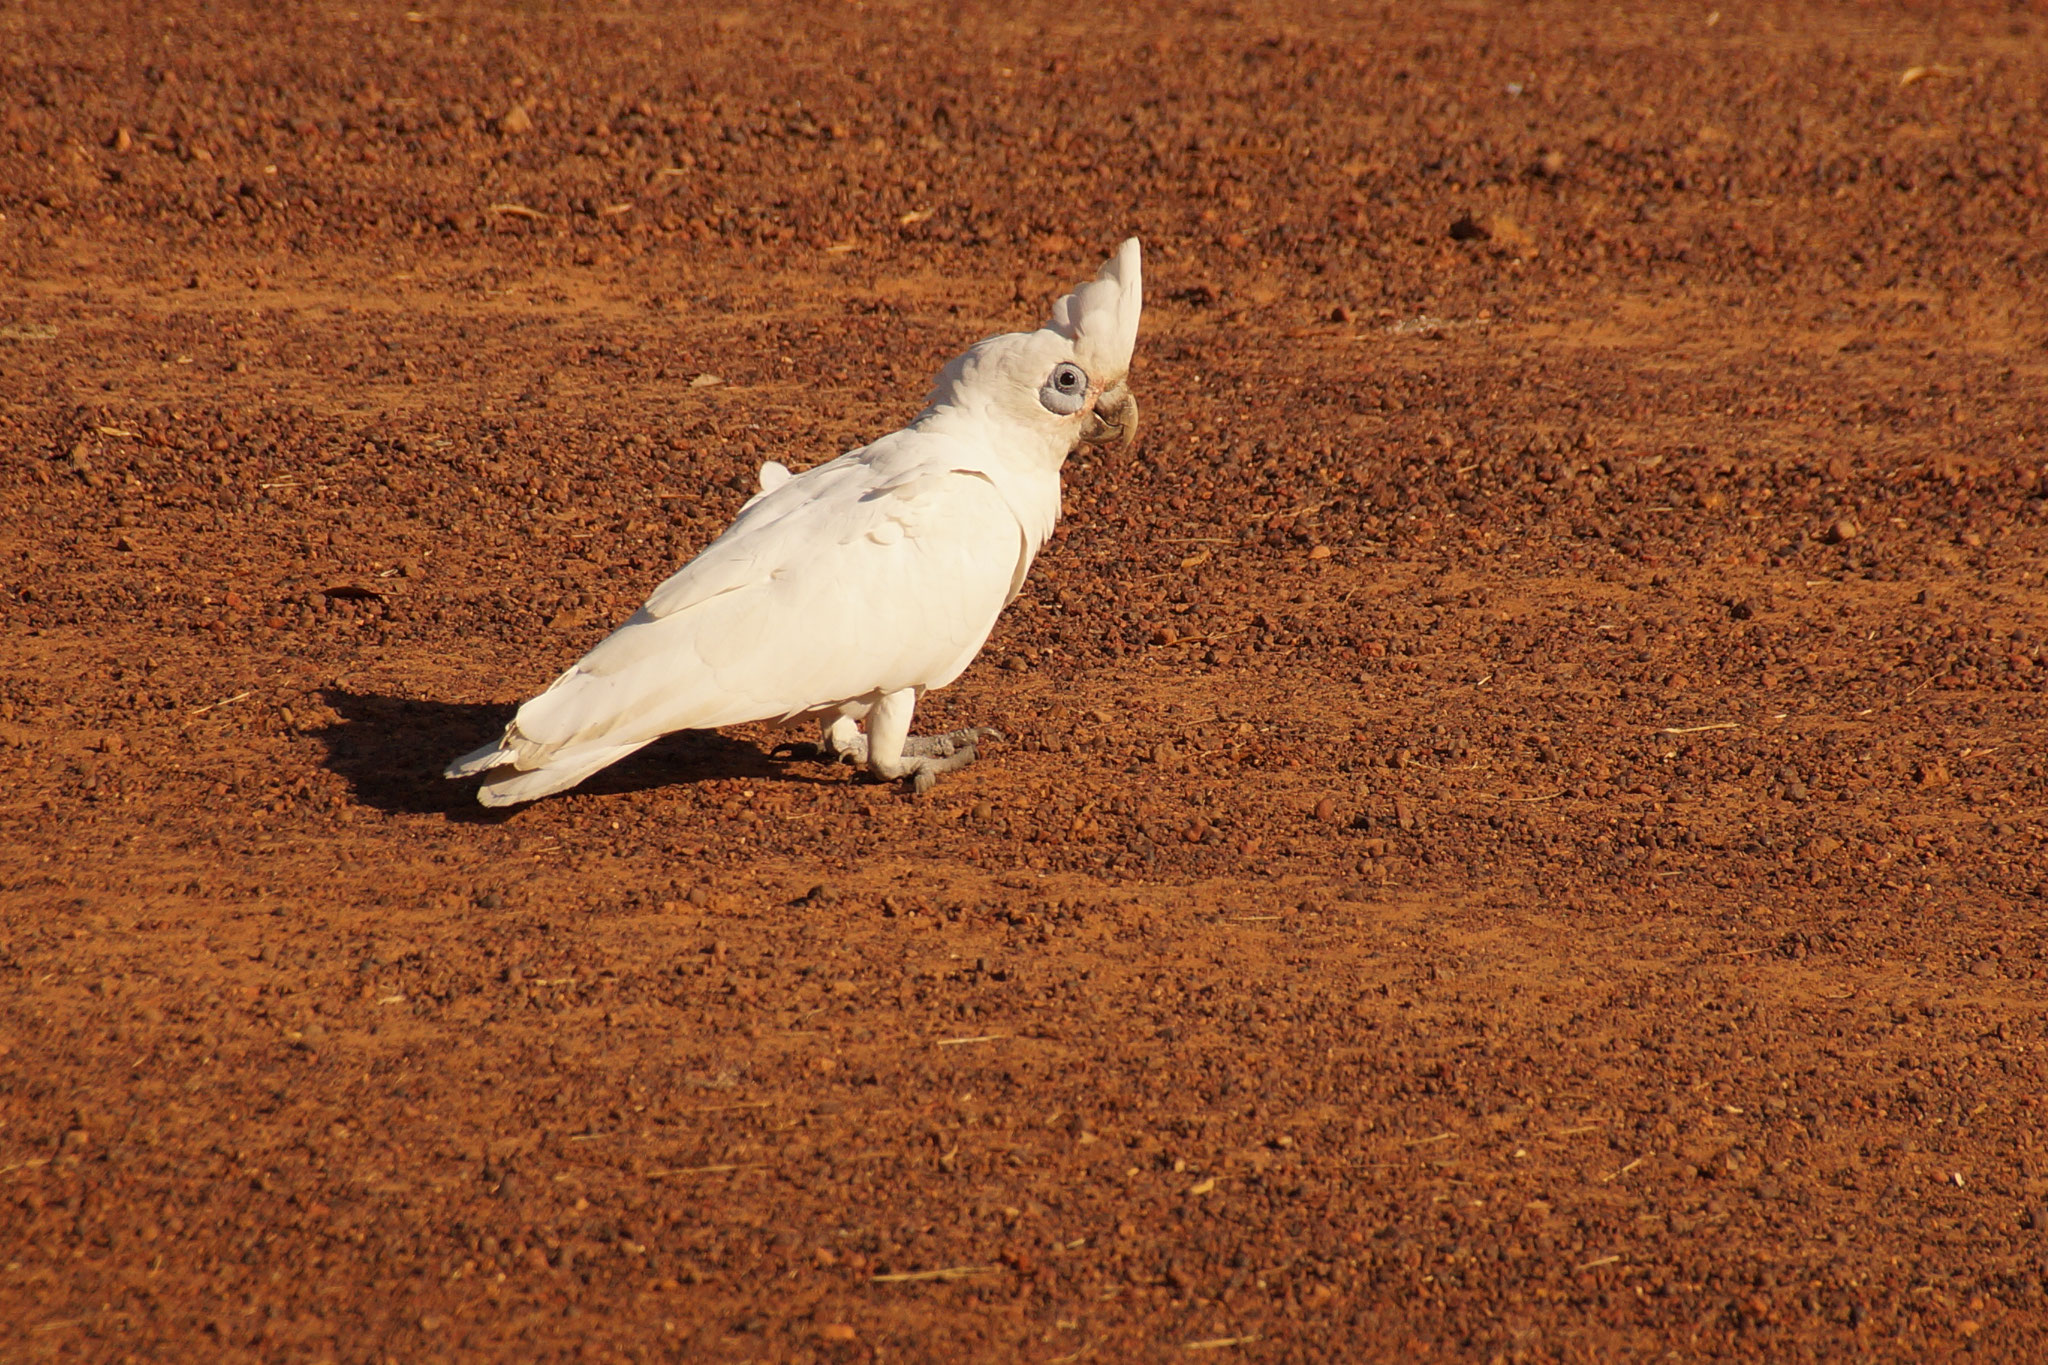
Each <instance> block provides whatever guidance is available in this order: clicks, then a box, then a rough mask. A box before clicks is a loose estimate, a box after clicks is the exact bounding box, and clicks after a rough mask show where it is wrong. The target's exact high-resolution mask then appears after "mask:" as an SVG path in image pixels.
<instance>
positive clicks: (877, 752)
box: [864, 687, 1002, 795]
mask: <svg viewBox="0 0 2048 1365" xmlns="http://www.w3.org/2000/svg"><path fill="white" fill-rule="evenodd" d="M920 690H921V689H919V688H915V687H906V688H903V689H902V690H901V691H897V692H890V693H887V694H885V695H884V696H883V697H882V698H881V700H880V701H878V702H876V703H875V708H874V709H873V710H872V711H870V712H868V732H867V734H866V736H865V737H864V738H865V740H866V749H867V755H866V757H867V768H868V771H869V772H870V773H872V774H873V775H874V776H876V777H877V778H880V779H881V780H883V781H885V782H893V781H896V780H898V779H902V780H904V781H907V782H909V784H910V789H911V790H912V791H913V792H916V793H918V794H920V795H921V794H923V793H925V792H928V791H930V790H931V789H932V784H933V783H934V782H936V781H937V780H938V777H939V774H940V773H950V772H956V771H958V770H959V769H961V768H964V767H966V766H967V765H968V764H970V763H972V762H974V760H975V759H976V758H978V757H979V756H980V755H979V754H978V753H977V752H976V750H975V745H976V744H977V743H978V742H979V741H981V740H984V739H1000V738H1002V736H1001V735H999V734H997V733H996V732H995V731H994V730H991V729H988V728H987V727H986V726H975V727H970V728H968V729H965V730H954V731H952V732H951V733H949V734H943V735H921V736H917V737H915V738H913V737H912V736H911V734H910V717H911V714H912V713H913V712H914V711H916V710H917V699H918V694H919V692H920Z"/></svg>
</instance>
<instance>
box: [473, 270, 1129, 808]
mask: <svg viewBox="0 0 2048 1365" xmlns="http://www.w3.org/2000/svg"><path fill="white" fill-rule="evenodd" d="M1142 303H1143V300H1142V293H1141V289H1140V283H1139V252H1138V242H1137V239H1135V238H1133V239H1131V240H1129V241H1126V242H1125V243H1124V244H1123V245H1122V246H1121V247H1119V248H1118V249H1117V253H1116V255H1115V256H1114V257H1112V258H1111V259H1110V260H1109V262H1108V263H1107V264H1105V265H1104V266H1103V267H1102V270H1101V271H1100V272H1099V273H1098V274H1097V275H1096V277H1095V278H1094V279H1093V280H1092V281H1090V282H1089V283H1087V284H1084V285H1082V286H1080V287H1079V288H1078V289H1076V290H1074V292H1073V293H1071V294H1069V295H1067V296H1066V297H1065V298H1063V299H1061V300H1059V301H1058V302H1057V303H1055V304H1054V305H1053V308H1052V318H1051V320H1050V321H1048V322H1047V323H1046V324H1045V326H1043V327H1041V328H1039V329H1038V330H1037V331H1035V332H1012V333H1007V334H1005V335H1003V336H994V337H990V338H988V339H987V340H985V341H981V342H977V343H976V344H975V345H974V346H973V347H971V348H969V350H968V351H967V353H966V354H964V355H962V356H959V357H957V358H956V359H955V360H954V361H953V362H952V363H951V364H949V365H947V366H946V368H945V369H944V370H943V371H942V372H941V373H940V375H939V378H938V382H937V384H936V385H935V386H934V387H933V389H932V392H931V396H930V397H929V398H927V399H926V400H925V408H924V411H923V412H921V413H919V414H918V416H917V420H916V421H914V422H912V423H911V424H910V425H909V426H907V427H905V428H904V429H903V430H901V431H897V432H892V433H890V434H889V435H887V436H884V437H882V438H881V439H880V440H878V441H875V442H873V443H872V444H870V445H866V446H863V447H861V448H860V449H858V450H851V451H848V452H847V453H846V454H844V455H841V456H840V457H839V458H838V459H836V460H832V461H830V462H829V463H827V464H822V465H819V466H818V467H817V468H815V469H811V470H807V471H805V472H804V473H802V474H792V473H791V472H790V471H789V470H788V469H787V468H786V467H784V466H783V465H781V464H778V463H775V462H772V461H771V462H770V463H769V464H767V465H766V466H764V467H763V468H762V470H761V491H760V492H759V493H757V494H756V495H755V496H754V497H753V498H751V499H750V500H749V501H748V502H747V504H746V505H745V506H744V507H742V508H741V509H740V513H739V515H738V516H737V517H736V518H734V520H733V524H732V525H731V526H730V527H728V528H727V529H726V531H725V533H724V534H723V535H721V536H719V537H718V539H717V540H714V541H712V542H711V544H710V545H708V546H707V547H705V550H704V552H703V553H702V554H700V555H698V556H697V557H696V558H695V559H693V560H691V561H690V562H689V563H688V564H686V565H685V566H683V568H682V569H681V570H680V571H679V572H678V573H676V574H675V575H674V576H673V577H671V578H670V579H669V580H668V581H667V582H665V583H663V584H662V585H661V586H660V587H658V588H656V589H655V590H654V594H653V596H651V597H649V598H648V599H647V604H646V605H645V606H643V607H641V608H640V610H638V611H637V612H635V613H633V615H632V617H631V618H630V619H628V620H627V621H626V623H625V624H624V625H622V626H620V627H619V628H618V629H617V630H615V631H613V632H612V633H611V634H610V635H609V636H607V637H605V639H604V640H603V641H601V642H600V643H599V644H598V646H597V647H596V648H595V649H593V650H591V651H590V652H589V653H588V654H586V655H584V656H583V657H582V658H581V659H579V660H577V661H576V663H575V664H574V665H573V666H572V667H571V668H570V669H569V670H568V671H567V672H566V673H564V674H562V676H561V677H559V678H557V679H555V681H554V684H553V685H552V686H551V687H549V688H548V690H547V691H545V692H543V693H541V694H540V695H539V696H538V697H535V698H534V699H533V700H532V701H529V702H527V703H526V704H525V705H524V706H521V707H520V708H519V713H518V714H517V715H516V716H514V717H513V719H512V723H511V724H510V725H508V726H506V727H505V734H504V737H503V738H502V739H500V740H498V741H497V742H496V743H493V744H489V745H486V746H485V747H484V748H481V749H478V750H477V751H476V752H475V753H472V754H466V755H464V756H463V757H461V758H459V759H457V760H455V762H453V763H451V764H449V765H448V769H447V775H448V776H449V777H469V776H472V775H473V774H477V773H486V774H488V777H487V778H486V780H485V782H484V784H483V787H482V789H481V790H480V791H479V792H478V794H477V795H478V799H479V800H481V801H482V802H483V803H484V804H485V805H486V806H509V805H515V804H517V803H518V802H521V801H531V800H534V799H535V798H536V797H542V796H547V795H550V794H551V793H554V792H558V791H563V790H565V789H567V788H569V787H573V786H575V785H576V784H577V783H578V782H581V781H582V780H583V779H584V778H586V777H589V776H590V775H591V774H592V773H594V772H596V771H598V769H600V768H603V767H606V766H608V765H610V764H613V763H616V762H618V761H619V760H620V759H622V758H624V757H625V756H626V755H628V754H630V753H632V752H633V751H634V750H636V749H639V748H640V747H642V746H643V745H646V744H649V743H652V742H653V741H654V740H657V739H659V738H661V736H663V735H666V734H670V733H673V732H674V731H677V730H704V729H711V728H713V727H716V726H720V725H738V724H742V723H745V722H748V721H767V720H774V721H786V720H793V719H797V718H800V717H812V718H815V719H816V720H817V721H818V722H819V723H820V726H821V739H820V747H821V748H822V749H824V750H825V751H826V752H827V753H828V754H831V755H834V756H836V757H839V758H842V759H845V760H847V761H851V762H853V763H856V764H860V763H864V764H866V766H867V769H868V771H869V772H870V773H872V774H873V775H874V776H875V777H877V778H881V779H884V780H894V779H899V778H900V779H907V780H908V781H909V783H910V784H911V786H912V788H913V789H914V790H916V791H920V792H922V791H924V790H926V789H928V788H929V787H930V786H931V784H932V782H933V780H934V779H935V778H936V777H937V776H938V774H940V773H946V772H952V771H953V770H954V769H957V768H962V767H965V766H966V765H967V764H969V763H972V762H973V761H974V758H975V744H976V742H977V741H978V740H981V739H983V738H988V737H993V736H994V735H995V731H993V730H986V729H968V730H959V731H955V732H954V733H952V734H947V735H935V736H930V737H925V738H913V737H911V734H910V718H911V713H912V712H913V711H915V710H916V708H917V703H918V699H919V698H920V697H922V696H923V695H924V693H925V692H926V691H927V690H928V689H930V688H934V687H944V686H945V685H946V684H947V683H949V682H951V681H953V679H955V678H957V677H959V676H960V674H961V672H962V671H964V670H965V669H966V667H967V665H968V664H969V663H970V662H971V661H972V660H973V658H974V656H975V655H976V654H978V653H979V652H980V651H981V647H982V644H983V643H984V642H986V641H987V639H988V636H989V632H990V631H991V630H992V629H994V627H995V623H996V617H997V616H998V615H1000V614H1001V612H1002V610H1003V608H1004V607H1006V606H1008V605H1009V604H1010V602H1011V601H1012V600H1014V599H1015V598H1016V596H1017V593H1018V591H1019V590H1020V589H1021V588H1022V587H1023V585H1024V575H1025V574H1026V573H1027V572H1028V571H1029V570H1030V568H1031V561H1032V559H1033V558H1034V557H1035V556H1036V555H1037V554H1038V552H1039V550H1040V549H1042V548H1044V545H1045V542H1046V540H1047V538H1048V537H1050V536H1051V535H1052V529H1053V524H1054V522H1056V521H1057V520H1058V519H1059V514H1060V468H1061V466H1063V465H1064V464H1065V463H1066V460H1067V456H1068V455H1070V454H1072V453H1073V452H1074V450H1075V449H1076V448H1077V447H1078V446H1079V445H1080V444H1081V443H1082V442H1084V441H1087V442H1091V443H1097V444H1103V443H1110V442H1128V441H1130V439H1131V438H1132V436H1133V435H1134V434H1135V433H1136V429H1137V421H1138V408H1137V403H1136V402H1135V401H1134V400H1133V399H1132V397H1131V393H1130V389H1129V388H1128V387H1127V386H1126V383H1125V377H1126V374H1127V372H1128V371H1129V369H1130V364H1131V351H1132V348H1133V347H1134V346H1135V344H1136V342H1137V338H1138V314H1139V312H1140V310H1141V307H1142ZM863 725H865V731H863V729H862V726H863Z"/></svg>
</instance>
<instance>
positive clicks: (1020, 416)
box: [926, 237, 1144, 459]
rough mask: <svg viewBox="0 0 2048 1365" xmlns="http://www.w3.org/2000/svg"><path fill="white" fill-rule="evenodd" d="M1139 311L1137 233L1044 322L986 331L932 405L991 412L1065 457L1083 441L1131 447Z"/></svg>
mask: <svg viewBox="0 0 2048 1365" xmlns="http://www.w3.org/2000/svg"><path fill="white" fill-rule="evenodd" d="M1143 309H1144V290H1143V286H1142V283H1141V280H1140V270H1139V250H1138V239H1137V238H1135V237H1132V238H1130V239H1128V240H1127V241H1125V242H1124V244H1123V245H1122V246H1120V247H1118V248H1117V252H1116V255H1114V256H1112V257H1110V258H1109V260H1108V261H1107V262H1105V263H1104V264H1103V267H1102V269H1101V270H1100V271H1098V272H1097V273H1096V276H1095V278H1094V279H1092V280H1090V281H1088V283H1086V284H1084V285H1081V286H1080V287H1079V288H1077V289H1075V290H1074V292H1073V293H1071V294H1068V295H1066V296H1065V297H1064V298H1062V299H1060V300H1059V301H1058V302H1056V303H1054V304H1053V306H1052V317H1051V318H1050V319H1049V320H1047V322H1046V324H1045V325H1044V326H1043V327H1041V328H1039V329H1038V330H1037V331H1035V332H1009V333H1005V334H1004V335H1002V336H994V337H989V338H988V339H987V340H985V341H980V342H977V343H975V345H974V346H972V347H971V348H969V349H968V351H967V352H966V353H965V354H964V355H961V356H959V357H957V358H956V359H955V360H954V361H953V362H952V363H951V364H949V365H948V366H946V368H945V370H944V371H943V372H941V374H940V375H939V379H938V383H937V384H936V385H934V386H933V389H932V394H931V397H930V398H929V399H927V400H926V403H927V407H926V411H927V412H931V411H935V410H940V409H946V408H961V409H966V410H968V411H975V412H986V413H988V414H989V415H991V416H994V417H997V418H1000V419H1001V420H1002V421H1003V422H1004V423H1005V424H1006V425H1009V426H1012V427H1023V428H1025V429H1027V430H1030V431H1032V432H1035V433H1037V434H1039V435H1040V436H1042V437H1043V438H1044V440H1045V443H1046V444H1047V445H1048V446H1049V447H1052V448H1054V449H1055V450H1056V451H1057V454H1058V457H1059V458H1060V459H1065V458H1066V456H1067V455H1069V454H1071V453H1072V452H1073V450H1074V448H1075V447H1076V446H1078V445H1080V444H1081V443H1082V442H1084V441H1085V442H1088V443H1090V444H1094V445H1109V444H1117V445H1129V444H1130V443H1131V441H1132V440H1133V439H1134V438H1135V437H1136V436H1137V434H1138V403H1137V400H1136V399H1134V398H1132V397H1131V391H1130V388H1129V386H1128V385H1127V384H1126V382H1125V381H1126V379H1127V377H1128V375H1129V373H1130V368H1131V352H1132V350H1133V349H1134V348H1135V347H1136V346H1137V343H1138V315H1139V314H1140V313H1141V312H1142V311H1143Z"/></svg>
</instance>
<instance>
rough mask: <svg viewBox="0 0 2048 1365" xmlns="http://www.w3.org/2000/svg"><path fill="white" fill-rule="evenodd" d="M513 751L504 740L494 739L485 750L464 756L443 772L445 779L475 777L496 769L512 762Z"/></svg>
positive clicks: (478, 750) (485, 746)
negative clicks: (502, 764) (500, 765)
mask: <svg viewBox="0 0 2048 1365" xmlns="http://www.w3.org/2000/svg"><path fill="white" fill-rule="evenodd" d="M512 758H513V754H512V750H511V749H509V748H507V747H506V745H505V741H504V740H503V739H494V740H492V741H491V742H490V743H489V744H486V745H484V747H483V748H481V749H477V750H475V751H473V752H471V753H466V754H464V755H463V756H462V757H461V758H458V759H456V760H455V761H454V762H453V763H450V764H449V765H448V766H447V767H445V768H443V769H442V770H441V776H443V777H475V776H476V775H477V774H478V773H480V772H484V771H486V770H487V769H491V768H495V767H497V766H498V765H499V764H501V763H510V762H511V761H512Z"/></svg>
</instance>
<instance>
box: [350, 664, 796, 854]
mask: <svg viewBox="0 0 2048 1365" xmlns="http://www.w3.org/2000/svg"><path fill="white" fill-rule="evenodd" d="M321 695H322V697H323V698H324V700H325V701H326V702H327V704H328V705H329V706H330V707H332V708H333V709H334V712H335V714H336V715H337V716H339V717H340V719H339V720H338V721H336V722H335V723H334V724H332V725H329V726H327V727H326V728H324V729H322V730H319V731H317V732H316V733H315V736H314V737H315V738H317V739H319V740H320V741H321V742H322V743H323V744H325V745H326V746H327V756H326V759H325V760H324V762H323V766H324V767H325V768H326V769H327V770H328V771H329V772H331V773H333V774H335V775H336V776H337V777H340V778H341V779H342V780H343V781H344V782H347V783H348V785H349V790H350V793H351V794H352V795H353V796H354V797H355V799H356V800H357V801H359V802H361V803H362V804H364V805H366V806H370V807H372V808H373V809H376V810H381V811H385V812H388V813H391V814H408V815H445V816H447V817H448V818H449V819H451V820H473V821H484V822H496V821H499V820H503V819H505V818H506V817H507V816H509V815H511V814H512V813H513V811H514V810H517V809H518V808H517V807H514V808H512V809H511V810H496V811H493V810H488V809H486V808H484V807H482V806H480V805H478V804H477V800H476V785H475V783H473V782H451V781H449V780H448V779H447V778H444V777H443V776H441V770H442V768H444V767H445V766H446V765H447V763H448V761H449V760H450V759H452V758H454V757H456V756H457V755H459V754H463V753H467V752H468V751H469V750H471V749H474V748H476V747H477V746H479V745H481V744H486V743H489V742H490V741H491V740H493V739H495V738H497V737H498V736H499V735H500V734H502V733H504V729H505V722H506V720H507V719H508V710H507V708H506V707H504V706H498V705H490V704H478V703H466V702H445V701H422V700H419V699H417V698H412V697H388V696H381V695H378V694H377V693H373V692H351V691H349V690H347V689H346V688H339V687H330V688H328V689H326V690H325V691H324V692H323V693H322V694H321ZM784 747H785V748H787V749H790V750H792V751H794V756H793V757H790V758H785V757H781V756H780V755H781V754H782V753H783V749H782V748H778V749H775V750H772V751H769V750H763V749H762V748H761V746H760V745H758V744H753V743H749V742H748V741H746V740H742V739H734V738H731V737H728V736H726V735H722V734H719V733H718V732H717V731H715V730H684V731H681V732H679V733H677V734H673V735H668V736H666V737H664V738H662V739H658V740H656V741H655V742H654V743H652V744H650V745H648V746H647V747H646V748H644V749H642V750H641V751H640V752H639V753H637V754H634V755H632V756H631V757H630V758H626V759H622V760H621V761H619V762H618V763H615V764H613V765H612V766H611V767H609V768H606V769H605V770H604V771H603V772H600V773H597V774H596V775H594V776H592V777H591V778H589V779H588V780H587V781H585V782H583V783H581V784H579V785H578V786H576V787H575V788H573V790H575V791H577V792H582V793H586V794H592V795H616V794H619V793H622V792H636V791H647V790H649V789H651V788H655V787H668V786H675V785H678V784H686V783H693V782H708V781H712V780H714V779H717V778H729V777H752V778H761V779H766V780H771V781H780V782H815V783H822V782H826V781H831V780H835V779H831V778H827V777H824V776H820V775H817V770H816V769H814V770H813V772H811V773H805V772H804V771H802V769H801V768H800V767H799V766H798V762H799V761H800V760H801V756H802V754H803V752H804V751H805V750H807V749H808V748H809V746H807V745H789V746H784Z"/></svg>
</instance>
